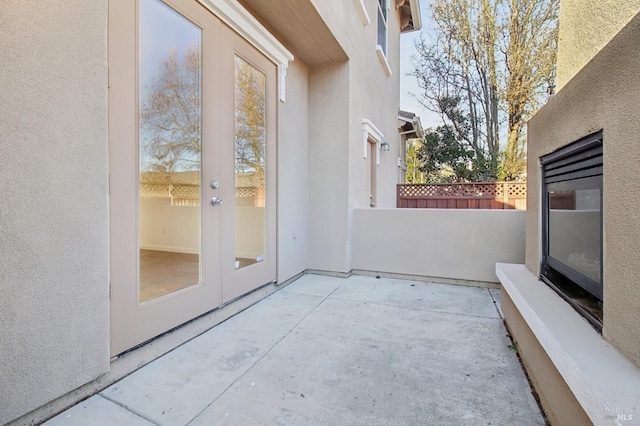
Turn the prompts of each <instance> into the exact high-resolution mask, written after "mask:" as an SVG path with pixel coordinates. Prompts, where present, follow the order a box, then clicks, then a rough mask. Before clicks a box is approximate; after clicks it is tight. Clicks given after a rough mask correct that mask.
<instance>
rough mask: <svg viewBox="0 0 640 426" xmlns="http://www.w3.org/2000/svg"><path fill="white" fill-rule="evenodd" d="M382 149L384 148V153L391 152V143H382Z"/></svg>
mask: <svg viewBox="0 0 640 426" xmlns="http://www.w3.org/2000/svg"><path fill="white" fill-rule="evenodd" d="M380 148H382V150H383V151H391V145H389V142H382V143H381V144H380Z"/></svg>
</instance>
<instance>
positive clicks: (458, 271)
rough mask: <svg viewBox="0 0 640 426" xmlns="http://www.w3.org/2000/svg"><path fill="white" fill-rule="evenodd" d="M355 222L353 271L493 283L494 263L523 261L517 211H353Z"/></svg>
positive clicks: (520, 215)
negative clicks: (360, 270)
mask: <svg viewBox="0 0 640 426" xmlns="http://www.w3.org/2000/svg"><path fill="white" fill-rule="evenodd" d="M353 223H354V228H353V253H354V254H353V267H354V269H362V270H367V271H376V272H385V273H395V274H407V275H418V276H423V277H435V278H446V279H451V280H467V281H480V282H493V283H495V282H498V279H497V277H496V275H495V264H496V262H504V263H522V262H524V253H525V234H524V230H525V226H524V225H525V212H524V211H520V210H462V209H461V210H454V209H356V210H355V211H354V218H353Z"/></svg>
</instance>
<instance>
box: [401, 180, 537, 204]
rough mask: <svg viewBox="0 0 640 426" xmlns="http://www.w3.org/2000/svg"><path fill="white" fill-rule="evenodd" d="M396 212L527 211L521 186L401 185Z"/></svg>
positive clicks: (511, 184) (524, 186)
mask: <svg viewBox="0 0 640 426" xmlns="http://www.w3.org/2000/svg"><path fill="white" fill-rule="evenodd" d="M396 199H397V202H396V206H397V207H398V208H437V209H517V210H526V209H527V184H526V183H524V182H474V183H454V184H448V183H438V184H400V185H398V188H397V197H396Z"/></svg>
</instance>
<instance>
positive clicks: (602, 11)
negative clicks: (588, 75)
mask: <svg viewBox="0 0 640 426" xmlns="http://www.w3.org/2000/svg"><path fill="white" fill-rule="evenodd" d="M639 10H640V0H589V1H585V0H562V1H561V2H560V28H559V34H558V66H557V71H556V88H557V89H558V90H559V89H560V88H562V87H563V86H564V85H565V84H567V82H568V81H569V80H571V78H572V77H573V76H574V75H576V74H577V73H578V71H580V69H581V68H582V67H583V66H585V65H586V64H587V63H588V62H589V61H590V60H591V58H593V57H594V56H595V55H596V53H598V51H599V50H600V49H602V48H603V47H604V46H605V45H606V44H607V43H608V42H609V40H611V39H612V38H613V36H615V35H616V33H617V32H618V31H620V30H621V29H622V28H623V27H624V26H625V25H626V24H627V23H628V22H629V20H631V18H633V17H634V16H635V14H636V13H638V11H639Z"/></svg>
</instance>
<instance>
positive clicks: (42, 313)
mask: <svg viewBox="0 0 640 426" xmlns="http://www.w3.org/2000/svg"><path fill="white" fill-rule="evenodd" d="M1 9H2V11H1V12H0V34H2V37H0V117H1V119H0V135H2V136H1V137H2V142H1V143H0V158H2V167H0V182H2V198H1V200H0V271H2V273H1V274H0V288H1V289H2V296H1V297H0V360H2V361H1V362H0V389H1V391H0V424H4V423H6V422H8V421H10V420H12V419H15V418H16V417H18V416H21V415H23V414H25V413H27V412H29V411H31V410H33V409H35V408H36V407H38V406H40V405H42V404H44V403H46V402H48V401H50V400H52V399H54V398H56V397H58V396H60V395H63V394H64V393H66V392H68V391H70V390H72V389H74V388H76V387H78V386H80V385H82V384H84V383H86V382H88V381H90V380H91V379H93V378H95V377H97V376H98V375H99V374H101V373H103V372H105V371H107V370H108V368H109V358H108V357H109V346H108V343H109V316H108V307H109V296H108V255H107V253H108V251H107V249H108V232H107V230H108V208H107V197H108V173H107V166H108V164H107V130H106V129H107V67H106V35H107V34H106V33H107V32H106V28H107V1H106V0H103V1H100V0H96V1H90V2H87V1H85V0H65V1H62V0H50V1H46V2H42V1H36V0H6V1H3V2H2V6H1Z"/></svg>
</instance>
